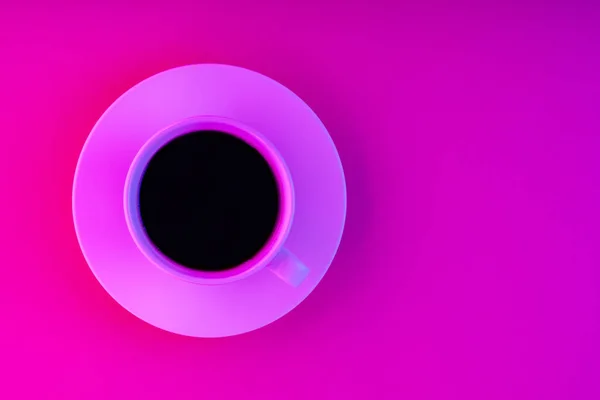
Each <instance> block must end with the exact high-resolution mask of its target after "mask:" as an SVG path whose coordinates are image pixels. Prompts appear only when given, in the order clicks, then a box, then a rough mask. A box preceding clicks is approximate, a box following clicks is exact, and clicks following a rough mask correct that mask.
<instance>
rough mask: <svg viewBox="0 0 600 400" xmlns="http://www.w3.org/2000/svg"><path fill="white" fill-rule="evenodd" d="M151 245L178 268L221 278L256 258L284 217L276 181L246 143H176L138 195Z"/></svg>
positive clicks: (221, 136) (221, 138)
mask: <svg viewBox="0 0 600 400" xmlns="http://www.w3.org/2000/svg"><path fill="white" fill-rule="evenodd" d="M139 210H140V217H141V220H142V224H143V226H144V229H145V231H146V234H147V235H148V238H149V239H150V241H151V242H152V243H153V244H154V246H155V247H156V248H157V249H158V250H159V251H160V252H161V253H163V254H164V255H165V256H166V257H168V258H170V259H171V260H173V261H174V262H176V263H178V264H180V265H182V266H185V267H188V268H191V269H194V270H200V271H208V272H211V271H224V270H228V269H231V268H234V267H236V266H238V265H240V264H242V263H243V262H245V261H248V260H250V259H251V258H252V257H253V256H255V255H256V254H257V253H258V252H259V251H260V250H261V249H262V248H263V246H264V245H265V244H266V242H267V241H268V239H269V238H270V237H271V235H272V233H273V231H274V228H275V224H276V221H277V217H278V213H279V192H278V189H277V181H276V179H275V175H274V173H273V171H272V170H271V168H270V167H269V165H268V163H267V161H266V160H265V159H264V158H263V156H262V155H261V154H260V153H259V152H258V151H257V150H256V149H254V148H253V147H252V146H250V145H249V144H247V143H246V142H245V141H243V140H241V139H238V138H236V137H234V136H232V135H229V134H227V133H223V132H217V131H198V132H191V133H188V134H186V135H183V136H179V137H177V138H175V139H174V140H172V141H170V142H169V143H167V144H166V145H164V146H163V147H162V148H161V149H160V150H159V151H158V152H156V153H155V154H154V156H153V157H152V158H151V160H150V161H149V163H148V165H147V167H146V169H145V172H144V174H143V176H142V180H141V183H140V191H139Z"/></svg>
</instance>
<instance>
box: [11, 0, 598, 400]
mask: <svg viewBox="0 0 600 400" xmlns="http://www.w3.org/2000/svg"><path fill="white" fill-rule="evenodd" d="M103 3H104V4H105V5H102V6H101V5H97V6H88V5H77V6H70V5H64V4H58V3H53V4H40V3H35V4H34V3H32V2H30V4H22V5H19V6H16V5H6V3H2V5H0V51H1V52H2V58H1V61H2V64H0V126H1V127H2V130H1V131H0V138H1V146H0V168H1V170H2V173H1V174H0V193H1V194H2V196H1V197H0V202H1V203H0V205H1V207H0V221H1V231H0V235H1V239H2V242H0V246H2V254H3V259H2V266H3V269H2V272H3V273H2V279H0V301H1V302H2V305H3V307H2V330H1V331H0V340H1V344H0V355H1V360H2V363H1V364H0V365H1V367H0V368H1V371H0V372H1V374H0V383H1V384H0V397H1V398H36V399H42V398H44V399H46V398H56V399H83V398H86V399H96V398H107V399H108V398H111V399H120V398H144V399H167V398H184V399H185V398H190V399H199V398H211V399H212V398H215V399H230V398H260V399H271V398H272V399H295V398H298V399H300V398H302V399H305V398H342V399H345V398H395V399H461V400H462V399H597V398H600V379H599V376H600V270H599V263H600V246H598V243H597V242H598V239H599V238H600V228H599V222H600V212H599V211H598V204H600V162H599V160H598V156H597V155H598V153H600V131H599V128H600V115H599V114H600V113H599V110H600V107H599V106H600V99H599V96H600V76H599V72H598V71H599V70H600V51H599V50H600V44H599V43H600V28H599V26H600V7H598V6H594V5H593V4H594V2H591V1H589V2H587V3H586V2H580V3H575V2H566V1H564V2H563V3H564V4H560V3H557V2H554V3H553V5H548V3H547V2H545V3H546V4H545V5H543V4H542V2H540V4H539V5H537V4H535V3H534V2H532V1H530V2H513V3H515V4H509V3H508V2H504V4H503V5H501V4H499V5H495V6H485V7H483V6H478V5H476V4H466V3H464V2H460V3H459V2H455V3H454V4H453V5H448V4H445V3H439V4H435V3H432V2H430V1H429V2H428V1H425V2H419V3H420V5H419V6H416V5H413V4H408V3H399V2H392V1H390V2H389V4H386V3H385V2H382V1H375V0H369V1H363V2H357V1H355V2H349V3H352V5H346V6H343V7H341V6H334V5H327V4H319V3H321V2H316V1H315V2H298V3H299V4H292V2H291V1H286V2H275V1H272V2H271V3H272V4H265V3H261V4H260V5H259V3H255V4H253V5H252V4H251V2H242V1H239V2H235V1H222V2H217V1H215V2H210V3H206V2H205V4H201V3H202V2H198V1H195V2H189V4H190V5H187V3H183V2H178V1H177V0H170V1H162V2H160V3H161V4H159V2H157V1H154V2H146V3H144V4H138V5H127V6H125V5H117V4H118V3H120V2H113V3H114V4H110V3H109V2H103ZM311 3H314V5H313V4H311ZM331 3H333V2H331ZM336 3H338V2H336ZM192 4H193V5H192ZM199 62H222V63H230V64H235V65H240V66H244V67H247V68H251V69H254V70H257V71H259V72H262V73H265V74H267V75H269V76H271V77H273V78H275V79H277V80H279V81H280V82H282V83H283V84H285V85H286V86H288V87H289V88H291V89H292V90H294V91H295V92H296V93H297V94H298V95H300V96H301V97H302V98H303V99H304V100H305V101H306V102H307V103H308V104H309V105H310V106H311V107H312V108H313V109H314V110H315V111H316V112H317V114H319V115H320V117H321V119H322V120H323V122H324V123H325V124H326V126H327V127H328V128H329V130H330V132H331V134H332V136H333V138H334V140H335V142H336V144H337V146H338V149H339V151H340V154H341V158H342V161H343V163H344V166H345V169H346V174H347V180H348V196H349V197H348V220H347V230H346V233H345V237H344V240H343V242H342V245H341V248H340V252H339V255H338V257H337V258H336V260H335V261H334V263H333V265H332V267H331V269H330V272H329V273H328V274H327V275H326V276H325V278H324V280H323V281H322V283H321V284H320V286H319V287H318V288H317V289H316V290H315V292H314V293H313V294H312V295H311V296H309V298H308V299H307V300H306V301H305V302H304V303H302V304H301V305H300V306H299V307H298V308H296V309H295V310H294V311H293V312H291V313H290V314H288V315H287V316H285V317H284V318H282V319H281V320H279V321H277V322H275V323H273V324H272V325H270V326H267V327H265V328H263V329H261V330H258V331H255V332H252V333H249V334H245V335H242V336H238V337H232V338H226V339H214V340H199V339H192V338H187V337H180V336H177V335H174V334H170V333H167V332H163V331H160V330H158V329H156V328H153V327H151V326H150V325H147V324H146V323H144V322H142V321H140V320H138V319H136V318H135V317H133V316H132V315H130V314H128V313H127V312H126V311H125V310H124V309H122V308H121V307H120V306H119V305H118V304H117V303H116V302H114V301H113V300H112V299H111V298H110V297H109V296H108V294H106V293H105V292H104V291H103V290H102V288H101V287H100V285H99V284H98V282H96V280H95V279H94V277H93V275H92V273H91V272H90V270H89V269H88V268H87V266H86V265H85V262H84V259H83V256H82V254H81V252H80V250H79V248H78V245H77V241H76V238H75V233H74V230H73V224H72V221H71V184H72V178H73V170H74V168H75V164H76V161H77V157H78V154H79V151H80V149H81V146H82V145H83V143H84V140H85V138H86V135H87V134H88V133H89V131H90V130H91V128H92V126H93V124H94V122H95V121H96V119H97V118H98V117H99V116H100V114H101V113H102V112H103V111H104V110H105V109H106V107H108V106H109V105H110V104H111V103H112V101H113V100H115V99H116V97H118V96H119V95H120V94H121V93H122V92H124V91H125V90H126V89H128V88H129V87H130V86H131V85H133V84H135V83H137V82H138V81H140V80H142V79H144V78H146V77H148V76H150V75H152V74H154V73H156V72H159V71H161V70H164V69H167V68H170V67H174V66H178V65H182V64H189V63H199Z"/></svg>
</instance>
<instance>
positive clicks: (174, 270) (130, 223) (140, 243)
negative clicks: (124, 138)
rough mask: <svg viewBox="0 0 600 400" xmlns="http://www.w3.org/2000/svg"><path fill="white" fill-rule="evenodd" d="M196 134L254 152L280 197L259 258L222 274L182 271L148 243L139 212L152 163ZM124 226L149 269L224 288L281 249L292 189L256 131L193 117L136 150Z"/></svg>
mask: <svg viewBox="0 0 600 400" xmlns="http://www.w3.org/2000/svg"><path fill="white" fill-rule="evenodd" d="M198 130H216V131H219V132H223V133H225V134H229V135H232V136H235V137H237V138H239V139H241V140H243V141H245V142H246V143H247V144H249V145H250V146H252V147H253V148H254V149H256V150H257V151H258V152H259V153H260V154H261V155H262V156H263V157H264V159H265V160H266V161H267V163H268V164H269V167H270V168H271V170H272V171H273V174H274V175H275V180H276V182H277V188H278V192H279V215H278V217H277V221H276V223H275V228H274V229H273V232H272V234H271V236H270V237H269V239H268V240H267V242H266V243H265V244H264V245H263V246H262V248H261V249H260V250H259V251H258V253H257V254H256V255H255V256H254V257H252V258H251V259H249V260H247V261H245V262H243V263H242V264H240V265H238V266H236V267H233V268H230V269H228V270H225V271H216V272H209V271H198V270H193V269H191V268H187V267H185V266H182V265H180V264H178V263H176V262H175V261H173V260H171V259H170V258H168V257H167V256H166V255H164V254H162V252H161V251H160V250H158V249H157V248H156V246H154V244H153V243H152V241H151V240H150V239H149V238H148V236H147V234H146V231H145V229H144V228H143V224H142V221H141V216H140V213H139V207H138V194H139V186H140V184H141V179H142V176H143V174H144V171H145V169H146V166H147V164H148V162H149V161H150V159H151V158H152V157H153V156H154V155H155V154H156V152H157V151H158V150H159V149H161V148H162V147H163V146H164V145H166V144H167V143H169V142H170V141H172V140H173V139H175V138H177V137H179V136H183V135H186V134H188V133H190V132H193V131H198ZM123 204H124V212H125V221H126V223H127V228H128V230H129V233H130V235H131V237H132V239H133V241H134V242H135V244H136V246H137V248H138V249H139V250H140V251H141V252H142V254H143V255H144V256H145V257H146V258H148V259H149V260H150V261H151V262H152V263H153V264H155V265H156V266H157V267H159V268H160V269H162V270H163V271H165V272H168V273H170V274H172V275H175V276H177V277H179V278H181V279H184V280H187V281H191V282H195V283H201V284H223V283H229V282H233V281H237V280H240V279H244V278H246V277H248V276H250V275H252V274H254V273H256V272H258V271H259V270H261V269H262V268H264V267H265V266H266V265H267V264H268V263H269V262H270V261H271V260H272V259H273V258H274V257H275V256H276V255H277V253H278V252H279V251H280V250H281V248H282V247H283V244H284V242H285V240H286V239H287V236H288V234H289V231H290V228H291V224H292V220H293V215H294V188H293V184H292V180H291V175H290V172H289V170H288V167H287V165H286V164H285V162H284V160H283V158H282V157H281V155H280V154H279V152H278V151H277V149H276V148H275V147H274V146H273V145H272V144H271V143H270V142H269V141H268V140H267V139H266V138H265V137H264V136H263V135H261V134H260V133H259V132H257V131H256V130H254V129H252V128H250V127H248V126H247V125H245V124H243V123H241V122H239V121H236V120H233V119H231V118H226V117H219V116H197V117H190V118H186V119H184V120H182V121H179V122H176V123H174V124H171V125H169V126H167V127H166V128H164V129H162V130H160V131H158V132H157V133H155V134H154V135H153V136H152V137H151V138H150V139H149V140H148V141H146V143H144V144H143V145H142V147H141V148H140V149H139V150H138V152H137V154H136V155H135V157H134V159H133V161H132V162H131V164H130V166H129V170H128V172H127V176H126V178H125V185H124V190H123Z"/></svg>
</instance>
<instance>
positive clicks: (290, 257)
mask: <svg viewBox="0 0 600 400" xmlns="http://www.w3.org/2000/svg"><path fill="white" fill-rule="evenodd" d="M267 268H268V269H269V270H270V271H271V272H273V273H274V274H275V275H277V277H279V279H281V280H283V281H284V282H285V283H287V284H288V285H291V286H294V287H297V286H298V285H300V284H301V283H302V282H303V281H304V279H305V278H306V277H307V276H308V273H309V271H310V270H309V269H308V267H307V266H306V265H304V264H303V263H302V261H300V260H299V259H298V258H297V257H296V256H295V255H294V254H292V252H290V251H289V250H287V249H285V248H284V249H282V250H281V251H280V252H279V253H277V255H276V256H275V258H274V259H273V260H272V261H271V262H270V263H269V265H267Z"/></svg>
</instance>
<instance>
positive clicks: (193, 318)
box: [73, 64, 346, 337]
mask: <svg viewBox="0 0 600 400" xmlns="http://www.w3.org/2000/svg"><path fill="white" fill-rule="evenodd" d="M210 115H212V116H220V117H224V118H230V119H233V120H236V121H239V122H241V123H243V124H245V125H246V126H248V127H250V128H252V129H255V130H257V131H258V132H260V133H261V134H262V135H264V137H265V138H267V139H268V140H269V141H270V142H271V143H272V144H273V145H274V146H275V147H276V149H277V151H278V152H279V154H280V155H281V157H282V158H283V159H284V160H285V163H286V164H287V167H288V169H289V173H290V175H291V177H292V181H293V182H294V192H295V203H296V204H295V211H294V220H293V222H292V225H291V228H290V231H289V234H288V236H287V239H286V241H285V248H286V249H287V250H289V251H290V252H291V253H292V254H294V256H295V257H297V258H298V259H300V260H302V262H303V263H304V264H305V265H306V266H307V267H308V269H309V270H310V273H309V274H308V275H307V277H306V279H304V281H302V283H300V285H299V286H298V287H294V286H292V285H288V284H286V283H285V282H284V281H283V280H282V279H279V278H278V277H277V276H276V275H275V274H273V273H272V272H270V271H268V270H267V269H261V270H259V271H258V272H256V273H254V274H252V275H250V276H248V277H246V278H244V279H242V280H238V281H234V282H230V283H224V284H219V285H202V284H198V283H194V282H190V281H186V280H183V279H180V278H178V277H176V276H175V275H173V274H170V273H168V272H166V271H165V270H163V269H161V268H159V267H157V266H156V265H155V264H154V263H152V262H151V261H150V260H149V259H148V258H146V257H145V256H144V254H143V253H142V252H141V251H140V250H139V249H138V247H137V246H136V243H135V242H134V240H133V238H132V236H131V235H130V233H129V230H128V227H127V223H126V218H125V212H124V207H123V194H124V188H125V180H126V177H127V173H128V171H129V168H130V165H131V163H132V161H133V160H134V158H135V156H136V154H137V153H138V152H139V150H140V148H142V146H143V145H144V144H145V143H146V142H147V141H148V140H150V138H152V137H153V136H154V135H155V134H156V133H157V132H159V131H161V130H163V129H165V128H166V127H168V126H170V125H172V124H175V123H177V122H179V121H182V120H184V119H186V118H192V117H199V116H210ZM345 216H346V188H345V180H344V174H343V170H342V166H341V163H340V159H339V156H338V153H337V150H336V148H335V146H334V144H333V141H332V140H331V137H330V136H329V134H328V133H327V130H326V129H325V127H324V126H323V124H322V123H321V121H320V120H319V119H318V117H317V116H316V115H315V113H314V112H313V111H312V110H311V109H310V108H309V107H308V106H307V105H306V104H305V103H304V102H303V101H302V100H301V99H300V98H299V97H298V96H296V95H295V94H294V93H292V92H291V91H290V90H289V89H287V88H285V87H284V86H282V85H281V84H279V83H277V82H276V81H274V80H272V79H270V78H267V77H265V76H264V75H261V74H258V73H256V72H252V71H249V70H246V69H243V68H238V67H233V66H226V65H217V64H201V65H190V66H185V67H179V68H175V69H171V70H168V71H165V72H162V73H159V74H157V75H155V76H153V77H150V78H148V79H146V80H144V81H143V82H141V83H139V84H137V85H136V86H134V87H133V88H131V89H130V90H128V91H127V92H126V93H125V94H123V95H122V96H121V97H120V98H119V99H117V100H116V101H115V103H113V104H112V105H111V106H110V107H109V109H108V110H107V111H106V112H105V113H104V115H103V116H102V117H101V118H100V120H99V121H98V122H97V124H96V126H95V127H94V129H93V130H92V132H91V133H90V135H89V137H88V139H87V141H86V143H85V145H84V147H83V150H82V152H81V155H80V158H79V162H78V165H77V169H76V172H75V180H74V184H73V218H74V221H75V229H76V232H77V237H78V240H79V244H80V246H81V249H82V251H83V254H84V256H85V258H86V260H87V262H88V265H89V266H90V268H91V269H92V271H93V273H94V275H95V276H96V278H97V279H98V281H99V282H100V283H101V284H102V286H103V287H104V288H105V289H106V291H107V292H108V293H109V294H110V295H111V296H112V297H113V298H114V299H115V300H116V301H117V302H118V303H119V304H121V305H122V306H123V307H124V308H126V309H127V310H129V311H130V312H131V313H132V314H134V315H136V316H137V317H139V318H141V319H142V320H144V321H146V322H148V323H150V324H152V325H154V326H157V327H159V328H161V329H164V330H167V331H171V332H175V333H178V334H182V335H187V336H195V337H221V336H230V335H236V334H240V333H244V332H248V331H251V330H254V329H258V328H260V327H262V326H264V325H267V324H269V323H271V322H273V321H275V320H276V319H278V318H280V317H281V316H283V315H285V314H286V313H288V312H289V311H291V310H292V309H293V308H294V307H295V306H296V305H298V304H299V303H300V302H301V301H302V300H304V299H305V298H306V296H308V295H309V294H310V292H311V291H312V290H313V289H314V288H315V287H316V286H317V284H318V283H319V281H320V280H321V278H322V277H323V275H324V274H325V272H326V271H327V269H328V268H329V265H330V264H331V261H332V260H333V257H334V256H335V253H336V251H337V248H338V246H339V243H340V240H341V236H342V231H343V227H344V220H345ZM307 322H309V321H307Z"/></svg>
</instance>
